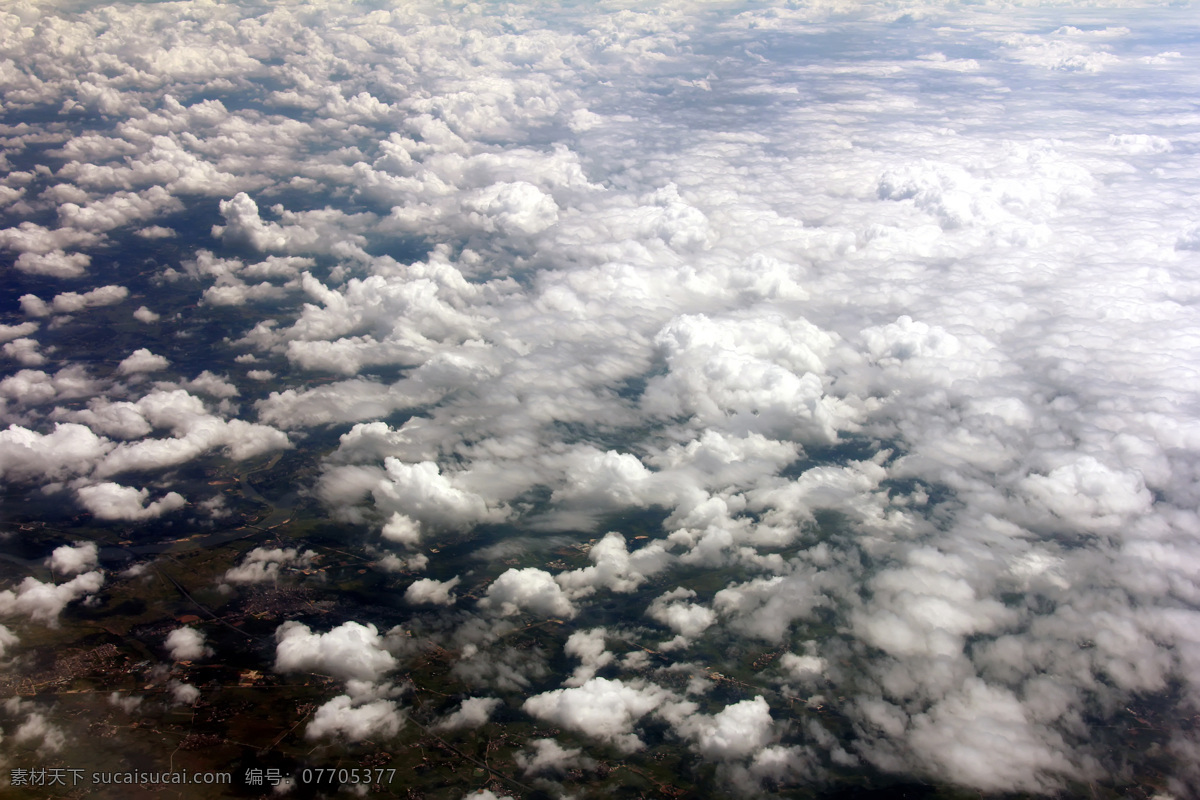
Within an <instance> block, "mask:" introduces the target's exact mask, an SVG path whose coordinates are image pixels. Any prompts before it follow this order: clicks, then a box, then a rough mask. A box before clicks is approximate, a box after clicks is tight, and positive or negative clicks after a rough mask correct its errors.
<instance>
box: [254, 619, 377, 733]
mask: <svg viewBox="0 0 1200 800" xmlns="http://www.w3.org/2000/svg"><path fill="white" fill-rule="evenodd" d="M275 641H276V647H275V671H276V672H323V673H326V674H329V675H332V676H334V677H335V678H340V679H343V680H349V679H356V680H364V681H376V680H378V679H379V678H381V677H383V675H385V674H386V673H388V672H390V671H391V670H392V669H393V668H395V666H396V659H395V658H394V657H393V656H392V654H391V653H389V652H388V651H387V649H386V648H385V647H384V642H383V637H381V636H380V635H379V631H378V630H377V629H376V627H375V626H374V625H372V624H370V623H368V624H366V625H363V624H361V623H358V622H345V623H342V624H341V625H339V626H338V627H336V628H334V629H333V630H331V631H329V632H327V633H313V632H312V631H311V630H310V629H309V628H308V626H307V625H303V624H301V623H299V622H294V621H293V622H285V623H283V624H282V625H280V626H279V627H278V628H277V629H276V630H275ZM348 700H349V698H347V701H348ZM381 708H382V707H378V706H377V707H375V710H374V711H373V712H372V713H371V714H370V715H368V716H370V718H372V719H382V716H381V715H382V711H381ZM339 709H341V710H339ZM348 709H349V703H348V702H347V703H342V704H341V705H335V706H333V707H332V708H331V711H330V712H328V713H329V714H331V715H335V717H334V718H337V719H341V718H342V717H341V716H338V715H341V714H342V713H343V712H347V713H348ZM350 716H353V715H350ZM329 724H330V725H332V724H333V723H332V721H331V722H330V723H329Z"/></svg>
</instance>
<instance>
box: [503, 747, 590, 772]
mask: <svg viewBox="0 0 1200 800" xmlns="http://www.w3.org/2000/svg"><path fill="white" fill-rule="evenodd" d="M529 748H530V752H524V753H517V755H516V761H517V766H519V767H520V768H521V770H522V771H523V772H524V773H525V775H526V776H530V775H541V774H543V773H550V774H557V775H563V774H566V772H567V771H568V770H570V769H578V768H581V767H582V768H584V769H589V768H591V767H593V766H595V764H596V762H595V761H594V760H593V759H590V758H588V757H587V756H584V755H582V753H583V751H582V750H580V749H579V748H569V749H568V748H565V747H563V746H562V745H560V744H559V743H558V742H556V741H554V740H553V739H533V740H531V741H530V742H529Z"/></svg>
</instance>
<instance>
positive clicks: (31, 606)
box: [0, 570, 104, 627]
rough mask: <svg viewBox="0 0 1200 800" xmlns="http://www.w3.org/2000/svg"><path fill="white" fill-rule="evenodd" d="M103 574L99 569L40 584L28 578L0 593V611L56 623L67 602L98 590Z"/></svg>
mask: <svg viewBox="0 0 1200 800" xmlns="http://www.w3.org/2000/svg"><path fill="white" fill-rule="evenodd" d="M103 585H104V573H103V572H102V571H100V570H93V571H91V572H85V573H83V574H82V575H76V576H75V577H74V578H72V579H71V580H69V581H67V582H66V583H60V584H50V583H42V582H41V581H39V580H38V579H37V578H33V577H29V578H26V579H25V580H23V581H21V583H19V584H18V585H17V588H16V589H15V590H14V589H5V590H4V591H2V592H0V614H6V615H9V614H24V615H26V616H28V617H29V618H30V619H31V620H33V621H34V622H43V623H46V624H47V625H50V626H51V627H55V626H57V625H58V616H59V614H61V613H62V611H63V609H64V608H66V607H67V605H69V604H70V603H73V602H75V601H76V600H79V599H81V598H83V597H86V596H88V595H92V594H95V593H96V592H98V591H100V587H101V586H103Z"/></svg>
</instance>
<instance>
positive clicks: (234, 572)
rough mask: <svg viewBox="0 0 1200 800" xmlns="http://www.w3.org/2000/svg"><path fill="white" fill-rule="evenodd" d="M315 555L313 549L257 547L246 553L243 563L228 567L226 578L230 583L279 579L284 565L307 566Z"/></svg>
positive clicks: (293, 566)
mask: <svg viewBox="0 0 1200 800" xmlns="http://www.w3.org/2000/svg"><path fill="white" fill-rule="evenodd" d="M315 557H316V553H315V552H313V551H312V550H305V551H304V552H300V550H299V549H298V548H295V547H275V548H268V547H256V548H254V549H253V550H251V551H250V552H249V553H247V554H246V557H245V558H244V559H242V563H241V564H239V565H238V566H236V567H230V568H229V569H227V570H226V571H225V576H224V579H225V580H226V581H228V582H229V583H263V582H265V581H277V580H279V575H280V572H281V570H282V569H283V568H284V567H292V568H307V567H309V566H311V565H312V563H313V559H314V558H315Z"/></svg>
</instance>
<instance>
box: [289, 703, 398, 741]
mask: <svg viewBox="0 0 1200 800" xmlns="http://www.w3.org/2000/svg"><path fill="white" fill-rule="evenodd" d="M403 724H404V714H403V712H401V711H400V709H399V707H398V706H397V705H396V704H395V703H394V702H392V701H391V700H374V701H371V702H369V703H364V704H362V705H355V703H354V701H353V700H352V699H351V698H350V697H348V696H347V695H339V696H337V697H335V698H333V699H332V700H330V701H329V702H327V703H325V704H324V705H322V706H321V707H320V708H318V709H317V713H316V714H314V715H313V718H312V721H311V722H309V723H308V727H306V728H305V729H304V736H305V738H307V739H320V738H322V737H334V736H340V737H342V738H344V739H347V740H349V741H351V742H361V741H364V740H366V739H390V738H392V737H394V736H395V735H396V734H397V733H399V732H400V728H401V726H402V725H403Z"/></svg>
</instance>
